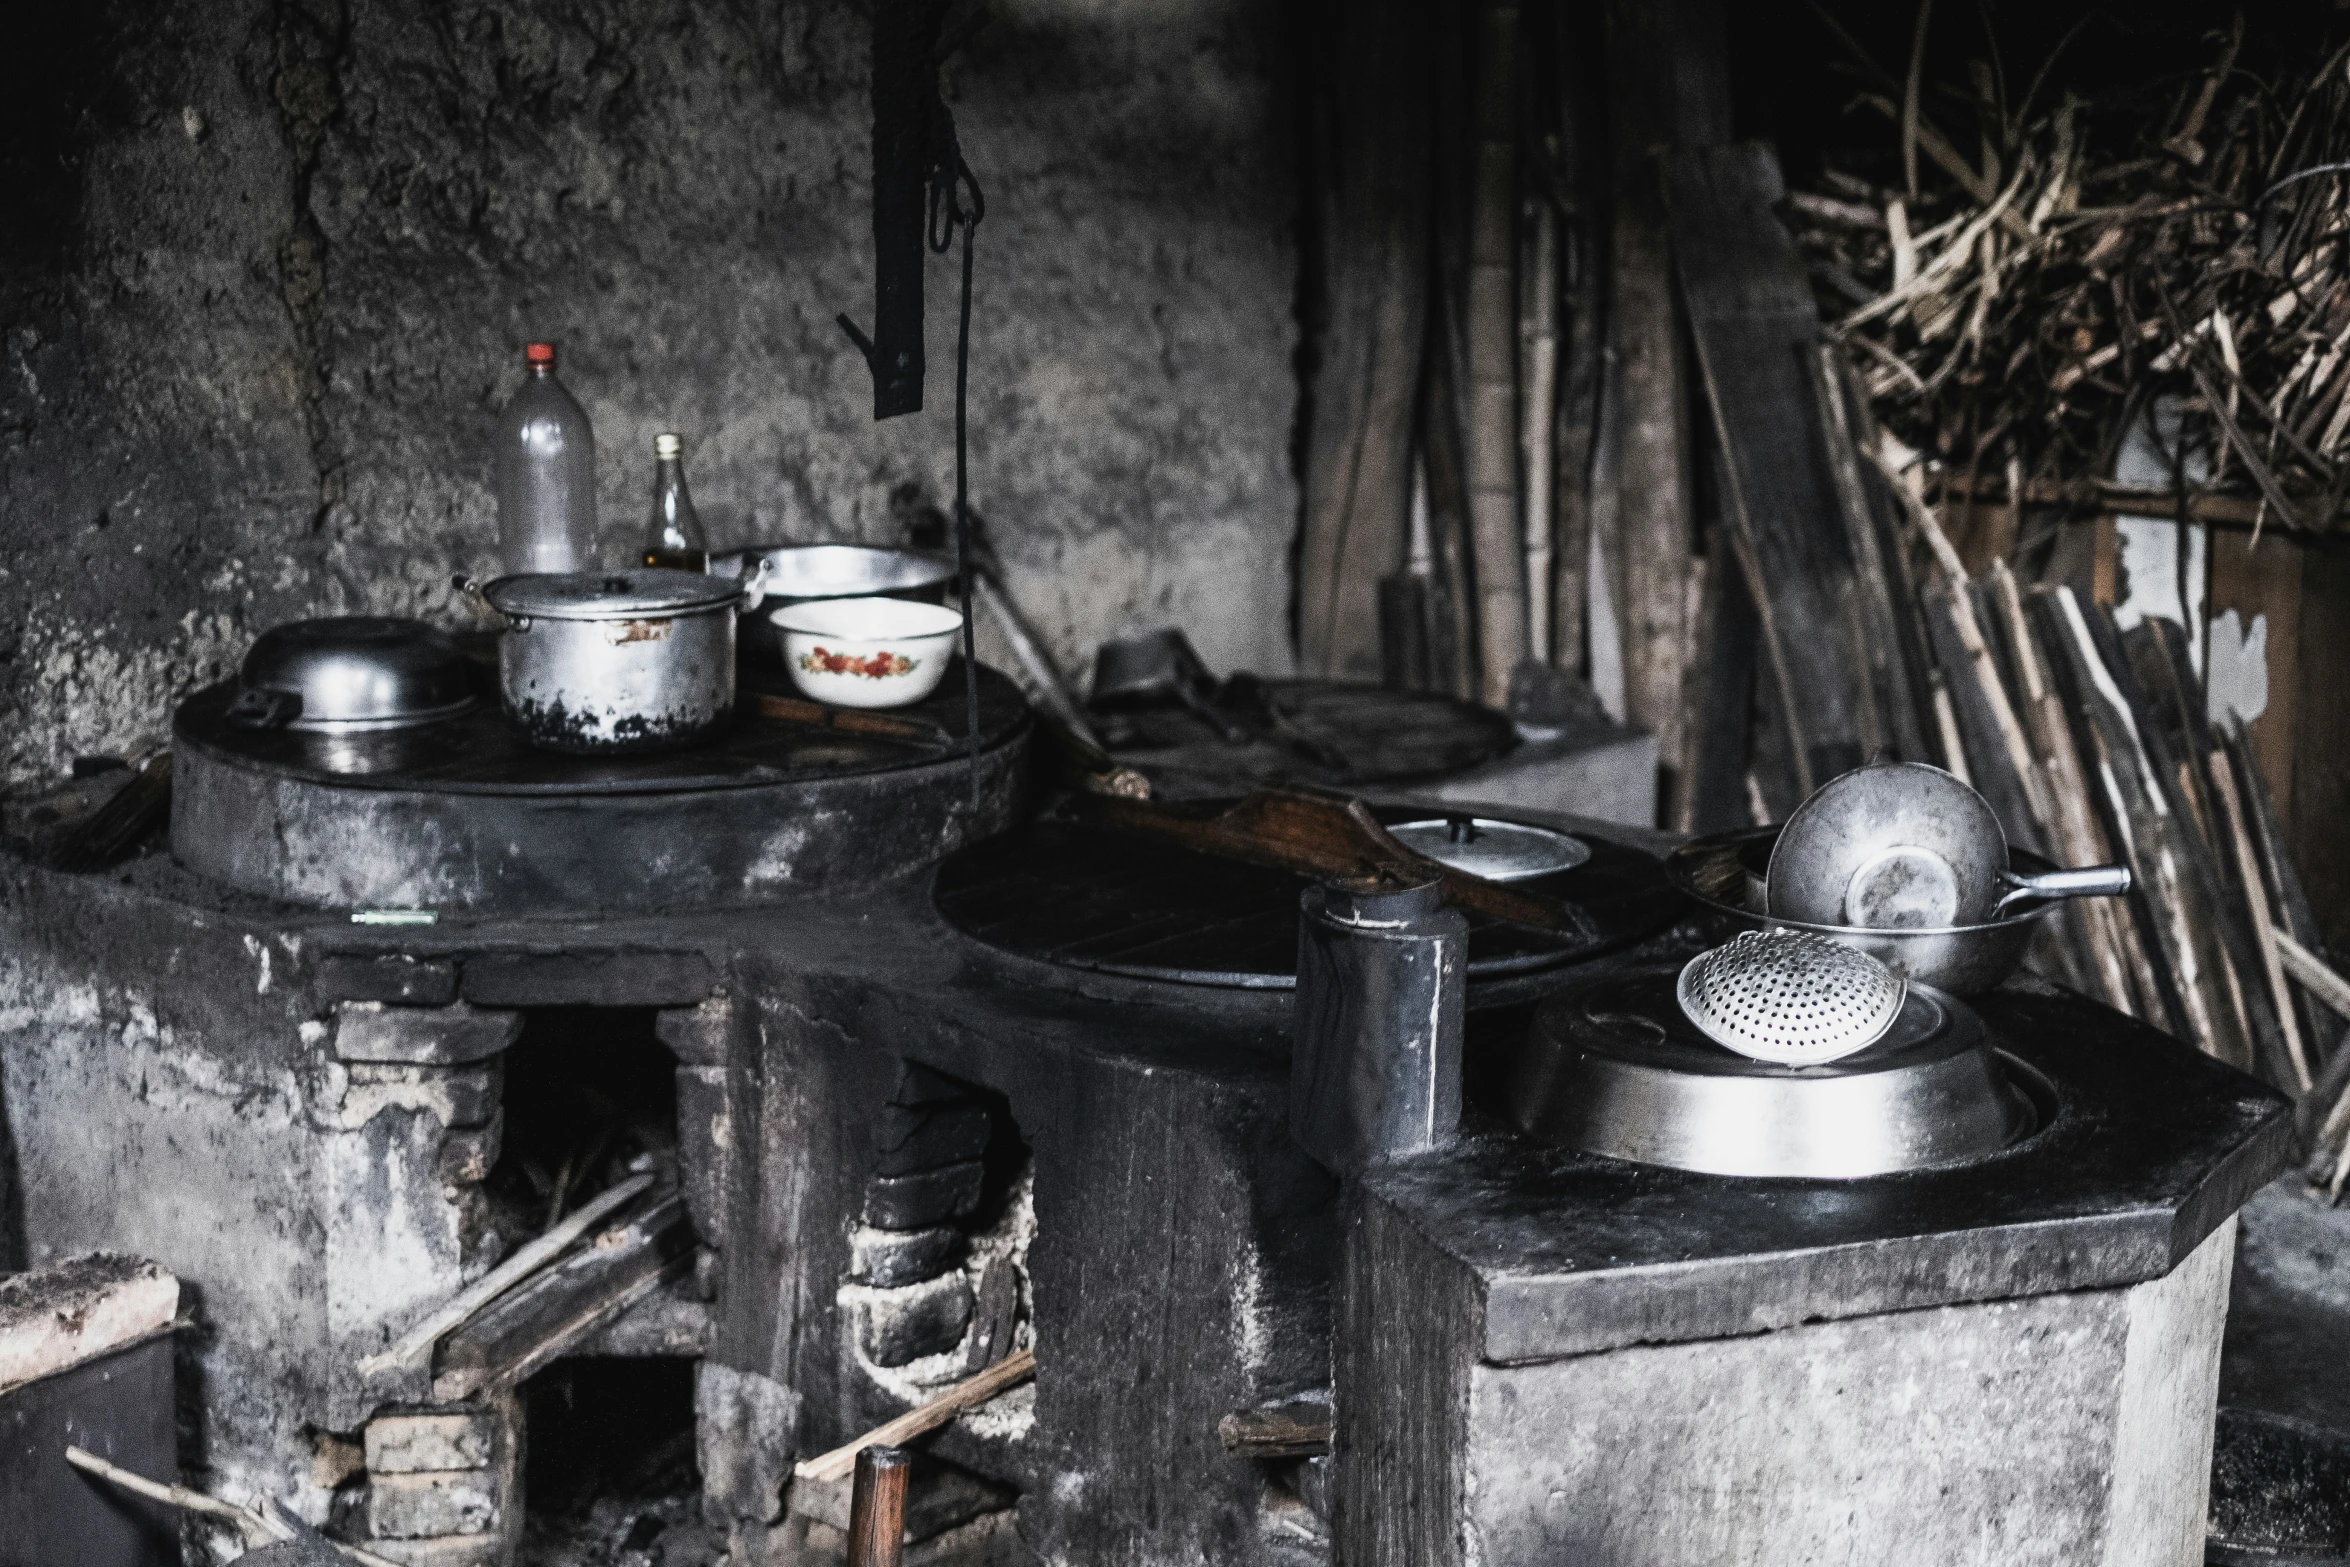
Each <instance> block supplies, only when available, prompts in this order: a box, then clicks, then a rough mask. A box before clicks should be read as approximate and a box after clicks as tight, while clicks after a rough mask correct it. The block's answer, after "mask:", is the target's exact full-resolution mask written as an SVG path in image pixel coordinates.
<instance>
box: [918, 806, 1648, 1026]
mask: <svg viewBox="0 0 2350 1567" xmlns="http://www.w3.org/2000/svg"><path fill="white" fill-rule="evenodd" d="M1373 814H1375V815H1377V816H1378V818H1379V819H1380V821H1381V822H1383V823H1396V822H1408V821H1417V820H1422V819H1425V818H1426V817H1427V816H1428V814H1429V813H1428V811H1427V809H1426V808H1425V807H1410V806H1381V807H1377V808H1375V809H1374V813H1373ZM1577 841H1578V842H1579V843H1580V844H1582V845H1583V846H1584V847H1586V848H1588V849H1589V850H1590V855H1589V857H1588V858H1586V859H1585V860H1583V861H1582V862H1581V863H1580V864H1577V865H1575V866H1573V867H1571V868H1569V869H1567V870H1563V871H1555V872H1552V873H1550V874H1548V875H1543V876H1536V877H1532V878H1529V879H1526V880H1522V881H1518V882H1514V883H1513V884H1512V885H1514V886H1517V887H1522V888H1524V889H1525V890H1527V891H1529V892H1535V893H1540V894H1543V895H1545V896H1548V897H1554V898H1561V899H1564V900H1567V901H1569V902H1572V903H1576V904H1579V905H1580V906H1581V907H1582V908H1583V909H1584V910H1585V912H1587V913H1588V914H1590V915H1591V917H1592V919H1593V921H1594V922H1595V923H1596V924H1597V926H1598V927H1599V938H1598V939H1597V940H1596V941H1587V942H1577V941H1576V940H1574V939H1573V938H1570V937H1565V936H1559V935H1554V934H1552V933H1549V932H1546V931H1538V930H1528V929H1524V928H1522V927H1519V926H1515V925H1507V924H1503V923H1500V922H1498V921H1495V920H1490V919H1486V918H1483V917H1482V916H1479V915H1474V914H1472V915H1470V916H1469V975H1470V978H1471V979H1472V980H1478V979H1494V978H1499V977H1502V976H1505V975H1514V974H1531V973H1538V972H1541V971H1543V970H1546V969H1553V968H1557V967H1559V966H1561V965H1563V964H1567V963H1573V962H1578V961H1581V960H1582V959H1585V958H1590V957H1594V956H1597V955H1598V954H1600V953H1602V952H1607V951H1612V950H1614V949H1616V948H1619V947H1624V946H1628V945H1630V944H1631V943H1633V942H1635V941H1638V940H1640V939H1641V938H1643V937H1645V936H1649V935H1652V934H1654V933H1655V932H1657V931H1659V930H1661V929H1663V928H1664V927H1665V926H1666V925H1667V924H1668V923H1670V922H1671V921H1672V919H1673V918H1674V917H1675V916H1676V915H1677V914H1678V913H1679V912H1680V911H1681V909H1682V907H1683V906H1684V905H1683V901H1682V899H1681V896H1680V894H1679V893H1677V892H1675V891H1674V890H1673V887H1672V885H1671V884H1670V883H1669V882H1668V881H1667V880H1666V878H1665V875H1664V868H1663V865H1662V863H1661V862H1660V861H1659V860H1657V859H1656V858H1655V857H1654V856H1653V855H1649V854H1645V853H1642V852H1641V851H1640V850H1638V849H1631V848H1626V847H1625V846H1623V845H1622V844H1618V843H1613V842H1610V841H1609V840H1607V839H1605V838H1602V837H1599V836H1597V835H1596V834H1581V835H1577ZM1306 882H1307V878H1305V877H1303V876H1299V875H1295V874H1293V873H1291V872H1288V871H1277V870H1267V869H1264V868H1262V867H1259V866H1253V865H1243V864H1240V863H1238V862H1236V861H1232V860H1224V859H1218V858H1215V857H1213V856H1210V855H1205V854H1200V853H1197V852H1195V851H1193V850H1190V849H1186V848H1182V847H1180V846H1177V845H1172V844H1164V843H1159V842H1154V841H1153V840H1151V839H1148V838H1142V837H1138V836H1135V835H1132V834H1127V833H1119V832H1113V831H1109V830H1106V829H1102V828H1097V827H1087V826H1080V825H1078V824H1075V823H1070V822H1062V821H1054V820H1049V819H1048V820H1042V821H1037V822H1034V823H1031V824H1030V825H1029V826H1027V827H1024V828H1022V829H1020V830H1018V831H1016V832H1011V833H1006V834H1004V835H1003V836H1001V837H998V838H993V839H989V840H987V841H986V842H984V843H977V844H973V845H971V846H970V847H968V848H966V849H963V850H961V851H960V852H958V853H956V854H955V855H953V856H951V857H950V858H949V859H948V860H947V861H946V863H945V864H943V865H942V866H940V867H939V872H938V880H937V882H936V884H935V886H934V889H933V893H932V897H933V901H934V902H935V903H936V905H937V908H938V911H939V913H940V914H941V915H942V916H943V917H944V918H945V919H946V921H947V923H948V924H950V925H952V926H954V927H955V928H956V929H957V930H960V931H962V932H963V933H964V934H965V935H967V936H970V937H972V938H974V939H975V940H978V941H980V942H983V943H985V944H986V945H988V946H990V947H993V948H996V949H997V950H998V951H1002V952H1008V953H1012V954H1014V955H1015V956H1019V957H1025V958H1034V959H1039V960H1042V961H1044V962H1047V963H1052V964H1055V965H1058V966H1060V967H1063V968H1073V969H1085V970H1091V971H1093V972H1096V973H1107V974H1123V975H1130V976H1133V977H1136V978H1141V979H1157V980H1170V981H1176V982H1179V983H1184V984H1193V985H1221V986H1235V987H1242V988H1248V989H1270V990H1286V989H1290V988H1292V987H1294V986H1295V985H1296V983H1297V900H1298V894H1299V893H1300V892H1302V891H1303V890H1304V889H1305V886H1306Z"/></svg>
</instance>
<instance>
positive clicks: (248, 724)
mask: <svg viewBox="0 0 2350 1567" xmlns="http://www.w3.org/2000/svg"><path fill="white" fill-rule="evenodd" d="M221 716H222V717H224V718H226V719H227V720H228V722H229V723H230V725H231V726H232V727H234V728H238V729H283V728H285V726H286V725H288V724H290V723H292V722H293V721H294V720H295V719H297V718H300V717H301V716H302V693H300V692H299V691H273V690H271V689H269V688H268V687H267V686H247V687H246V688H245V689H244V690H242V691H239V692H238V693H237V694H236V698H235V700H233V701H231V702H230V703H229V705H228V711H227V712H226V713H223V714H222V715H221Z"/></svg>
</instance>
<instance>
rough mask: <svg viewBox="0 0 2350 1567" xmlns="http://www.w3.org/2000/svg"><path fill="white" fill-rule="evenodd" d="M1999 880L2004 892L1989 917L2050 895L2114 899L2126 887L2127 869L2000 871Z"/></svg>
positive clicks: (2000, 916) (2006, 913)
mask: <svg viewBox="0 0 2350 1567" xmlns="http://www.w3.org/2000/svg"><path fill="white" fill-rule="evenodd" d="M1999 880H2000V883H2001V884H2002V885H2003V886H2005V887H2006V888H2007V891H2006V892H2005V893H2003V894H2001V896H2000V899H1999V902H1998V904H1997V905H1996V906H1995V907H1993V909H1992V910H1991V917H1992V918H1993V919H2001V918H2004V917H2005V916H2006V915H2008V914H2011V913H2013V912H2014V911H2015V910H2016V909H2017V908H2019V907H2021V906H2022V905H2024V904H2027V903H2044V902H2047V901H2048V900H2050V899H2052V898H2118V897H2120V896H2121V895H2122V894H2123V893H2125V892H2128V891H2129V890H2130V868H2129V867H2128V866H2127V865H2090V866H2086V867H2084V868H2082V869H2080V870H2074V871H2041V872H2040V873H2038V874H2037V875H2032V876H2025V875H2020V874H2018V873H2017V872H2015V871H2002V872H2000V875H1999Z"/></svg>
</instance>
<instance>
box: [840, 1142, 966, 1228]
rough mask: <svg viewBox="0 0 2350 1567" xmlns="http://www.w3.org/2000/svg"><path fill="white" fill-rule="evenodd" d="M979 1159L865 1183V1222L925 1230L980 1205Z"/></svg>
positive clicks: (877, 1177) (879, 1225)
mask: <svg viewBox="0 0 2350 1567" xmlns="http://www.w3.org/2000/svg"><path fill="white" fill-rule="evenodd" d="M984 1174H985V1171H984V1170H983V1169H982V1168H981V1166H980V1163H979V1161H978V1160H976V1159H974V1160H972V1161H971V1162H970V1163H968V1164H950V1165H948V1166H947V1167H946V1168H945V1169H942V1170H925V1171H923V1172H921V1173H920V1174H918V1175H880V1176H875V1177H874V1178H873V1179H872V1180H871V1181H868V1182H867V1183H866V1184H865V1222H866V1223H867V1224H870V1225H872V1226H874V1227H875V1228H876V1229H883V1230H924V1229H928V1228H930V1227H931V1226H932V1225H934V1224H944V1223H946V1222H947V1221H948V1220H949V1219H959V1218H961V1217H962V1216H963V1215H964V1214H966V1213H969V1212H970V1211H971V1210H972V1209H974V1208H976V1207H978V1206H979V1188H980V1182H981V1179H982V1177H983V1176H984Z"/></svg>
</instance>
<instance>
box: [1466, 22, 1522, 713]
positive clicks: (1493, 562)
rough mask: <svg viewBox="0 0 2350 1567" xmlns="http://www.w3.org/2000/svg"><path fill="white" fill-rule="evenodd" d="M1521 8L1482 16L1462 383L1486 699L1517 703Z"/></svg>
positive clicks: (1493, 703) (1496, 704) (1497, 704)
mask: <svg viewBox="0 0 2350 1567" xmlns="http://www.w3.org/2000/svg"><path fill="white" fill-rule="evenodd" d="M1517 56H1518V8H1517V7H1516V6H1515V5H1509V4H1490V3H1489V4H1487V5H1485V6H1483V7H1482V8H1481V11H1480V15H1479V18H1478V25H1477V66H1476V78H1475V83H1474V86H1473V89H1472V91H1473V94H1474V101H1473V103H1472V104H1471V105H1470V113H1471V116H1472V118H1473V122H1474V124H1475V127H1476V129H1475V132H1474V134H1475V138H1476V139H1475V140H1474V141H1473V142H1472V143H1471V148H1470V158H1471V164H1470V168H1469V171H1468V172H1469V177H1470V187H1469V188H1470V192H1471V197H1470V200H1471V206H1470V210H1469V246H1468V249H1469V268H1468V277H1467V280H1466V285H1465V288H1464V295H1465V299H1464V304H1465V307H1466V308H1465V311H1464V317H1465V319H1464V322H1463V325H1464V327H1465V329H1466V330H1465V334H1464V335H1465V338H1466V341H1465V344H1464V346H1465V347H1466V349H1467V351H1468V355H1467V366H1466V368H1467V374H1466V376H1465V377H1464V380H1465V383H1466V384H1465V385H1463V386H1462V387H1461V388H1460V391H1461V392H1462V393H1463V394H1464V395H1463V400H1462V412H1463V414H1464V418H1463V420H1462V426H1463V433H1464V435H1465V436H1466V438H1467V444H1468V480H1469V540H1470V547H1471V550H1472V552H1473V557H1474V574H1475V581H1476V590H1477V591H1476V598H1477V644H1478V660H1479V662H1478V669H1479V674H1480V682H1479V690H1478V698H1479V700H1480V701H1482V702H1483V703H1484V704H1485V705H1486V706H1487V707H1492V708H1503V707H1507V706H1508V705H1509V694H1510V674H1511V672H1512V671H1514V670H1515V669H1516V668H1517V667H1518V661H1519V660H1520V659H1522V658H1524V657H1525V656H1526V592H1527V584H1526V580H1525V577H1526V572H1525V558H1524V553H1523V550H1522V549H1521V534H1520V532H1519V527H1518V463H1517V452H1516V450H1515V448H1516V444H1517V443H1516V440H1515V433H1516V431H1517V428H1518V416H1517V400H1518V387H1517V375H1516V372H1515V369H1514V367H1513V366H1512V364H1511V360H1512V359H1514V358H1515V357H1516V355H1515V353H1514V351H1513V350H1514V347H1515V345H1514V343H1513V341H1512V340H1513V339H1514V338H1515V337H1516V335H1517V334H1516V331H1515V324H1516V323H1515V317H1516V315H1517V310H1516V306H1515V301H1514V299H1513V294H1514V290H1513V288H1512V286H1511V275H1512V273H1513V272H1514V271H1515V270H1516V269H1515V265H1514V263H1515V260H1516V257H1515V255H1514V253H1513V252H1514V251H1515V249H1516V246H1515V245H1514V243H1513V241H1512V238H1511V228H1512V220H1513V219H1514V218H1515V217H1516V214H1517V204H1518V203H1517V193H1518V173H1517V119H1518V115H1517V109H1518V86H1517V69H1518V58H1517Z"/></svg>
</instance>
